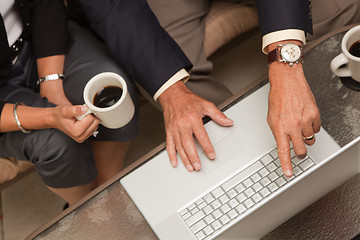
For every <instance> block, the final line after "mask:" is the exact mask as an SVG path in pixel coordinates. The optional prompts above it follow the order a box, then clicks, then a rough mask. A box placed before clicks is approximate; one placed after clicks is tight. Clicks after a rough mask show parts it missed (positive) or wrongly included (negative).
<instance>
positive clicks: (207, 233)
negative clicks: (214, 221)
mask: <svg viewBox="0 0 360 240" xmlns="http://www.w3.org/2000/svg"><path fill="white" fill-rule="evenodd" d="M203 231H204V233H205V234H206V236H209V235H210V234H212V233H213V232H214V229H213V228H212V227H211V226H207V227H206V228H204V230H203Z"/></svg>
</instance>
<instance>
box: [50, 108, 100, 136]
mask: <svg viewBox="0 0 360 240" xmlns="http://www.w3.org/2000/svg"><path fill="white" fill-rule="evenodd" d="M87 110H88V108H87V107H86V106H80V105H76V106H57V107H55V108H54V111H53V117H54V127H55V128H56V129H59V130H60V131H62V132H64V133H65V134H66V135H68V136H69V137H71V138H72V139H74V140H75V141H76V142H79V143H81V142H84V141H85V140H86V139H88V138H89V137H90V136H91V135H92V133H93V132H94V131H95V130H97V128H98V125H99V123H100V121H99V119H97V118H96V117H95V116H94V115H92V114H88V115H86V116H85V117H84V118H83V119H81V120H80V121H78V120H76V116H79V115H82V114H84V113H86V111H87Z"/></svg>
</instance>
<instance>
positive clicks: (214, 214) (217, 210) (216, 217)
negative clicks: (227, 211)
mask: <svg viewBox="0 0 360 240" xmlns="http://www.w3.org/2000/svg"><path fill="white" fill-rule="evenodd" d="M212 215H213V216H214V218H215V219H218V218H219V217H221V216H222V215H223V214H222V212H221V211H220V210H219V209H216V210H215V211H214V212H213V213H212Z"/></svg>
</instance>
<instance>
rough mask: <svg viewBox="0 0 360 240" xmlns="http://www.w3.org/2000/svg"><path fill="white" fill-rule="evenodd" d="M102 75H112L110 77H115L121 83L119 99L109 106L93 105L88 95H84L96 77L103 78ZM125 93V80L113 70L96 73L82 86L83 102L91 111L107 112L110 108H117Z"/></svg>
mask: <svg viewBox="0 0 360 240" xmlns="http://www.w3.org/2000/svg"><path fill="white" fill-rule="evenodd" d="M104 77H112V78H114V79H116V80H117V81H119V82H120V84H121V89H122V91H123V93H122V94H121V97H120V99H119V100H118V101H117V102H116V103H115V104H114V105H112V106H110V107H106V108H100V107H97V106H95V105H94V104H93V103H92V101H90V100H89V98H88V96H85V92H88V89H89V88H90V87H91V86H92V85H93V84H94V82H95V81H97V79H98V78H104ZM109 86H110V85H109ZM104 87H105V86H104ZM126 94H127V84H126V82H125V80H124V79H123V78H122V77H121V76H120V75H119V74H117V73H114V72H102V73H99V74H96V75H95V76H93V77H92V78H91V79H90V80H89V81H88V82H87V84H86V86H85V88H84V92H83V98H84V101H85V104H86V105H87V106H88V108H90V109H91V110H92V111H96V112H108V111H111V110H113V109H115V108H117V107H118V106H119V105H120V104H121V103H122V102H123V101H124V99H125V97H126Z"/></svg>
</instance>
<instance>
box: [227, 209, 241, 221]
mask: <svg viewBox="0 0 360 240" xmlns="http://www.w3.org/2000/svg"><path fill="white" fill-rule="evenodd" d="M227 215H228V216H229V218H230V219H234V218H236V217H237V216H239V214H238V213H237V211H236V210H235V209H232V210H231V211H230V212H228V214H227Z"/></svg>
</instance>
